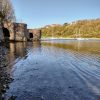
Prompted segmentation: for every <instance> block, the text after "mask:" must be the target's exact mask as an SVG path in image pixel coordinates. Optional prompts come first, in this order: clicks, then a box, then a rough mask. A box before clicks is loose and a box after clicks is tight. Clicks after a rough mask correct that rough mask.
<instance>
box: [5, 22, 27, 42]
mask: <svg viewBox="0 0 100 100" xmlns="http://www.w3.org/2000/svg"><path fill="white" fill-rule="evenodd" d="M4 27H5V28H7V29H8V30H9V33H10V38H9V39H10V41H27V37H26V36H27V24H24V23H5V24H4Z"/></svg>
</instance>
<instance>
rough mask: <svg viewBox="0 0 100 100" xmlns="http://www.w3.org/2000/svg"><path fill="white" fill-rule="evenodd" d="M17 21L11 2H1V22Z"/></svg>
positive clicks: (4, 0)
mask: <svg viewBox="0 0 100 100" xmlns="http://www.w3.org/2000/svg"><path fill="white" fill-rule="evenodd" d="M7 21H10V22H12V21H15V13H14V9H13V6H12V3H11V0H0V22H1V24H3V23H4V22H7Z"/></svg>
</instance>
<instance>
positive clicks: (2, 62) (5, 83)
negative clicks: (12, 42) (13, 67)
mask: <svg viewBox="0 0 100 100" xmlns="http://www.w3.org/2000/svg"><path fill="white" fill-rule="evenodd" d="M6 55H7V48H6V47H4V46H0V100H5V96H4V93H5V92H6V90H7V89H9V83H11V82H12V80H13V79H12V78H10V75H9V74H8V73H7V66H8V59H7V56H6Z"/></svg>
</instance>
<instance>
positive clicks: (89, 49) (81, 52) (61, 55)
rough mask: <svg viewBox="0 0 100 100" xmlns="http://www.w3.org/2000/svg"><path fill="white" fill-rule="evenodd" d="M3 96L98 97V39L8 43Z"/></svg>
mask: <svg viewBox="0 0 100 100" xmlns="http://www.w3.org/2000/svg"><path fill="white" fill-rule="evenodd" d="M8 57H9V67H8V72H9V73H10V74H11V76H12V77H13V78H14V81H13V82H12V83H11V84H10V89H9V90H7V93H6V94H5V95H6V99H8V98H9V97H10V96H12V95H14V96H16V97H17V98H16V100H100V41H99V40H98V41H94V40H91V41H90V40H87V41H77V40H53V41H42V42H37V43H36V42H35V43H31V42H29V43H22V42H21V43H20V42H18V43H15V44H14V43H10V44H9V53H8Z"/></svg>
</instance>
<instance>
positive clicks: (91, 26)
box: [42, 19, 100, 38]
mask: <svg viewBox="0 0 100 100" xmlns="http://www.w3.org/2000/svg"><path fill="white" fill-rule="evenodd" d="M52 36H53V37H56V38H60V37H62V38H80V37H81V38H82V37H83V38H100V19H92V20H78V21H76V22H72V23H65V24H63V25H55V26H52V25H51V26H50V25H49V26H48V27H44V28H42V38H47V37H52Z"/></svg>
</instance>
